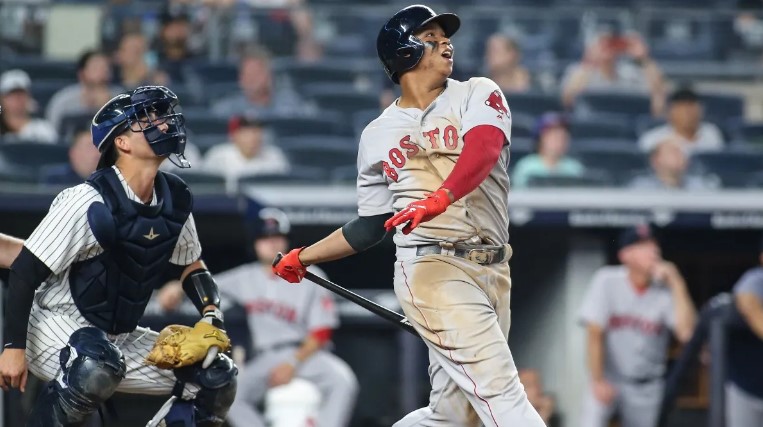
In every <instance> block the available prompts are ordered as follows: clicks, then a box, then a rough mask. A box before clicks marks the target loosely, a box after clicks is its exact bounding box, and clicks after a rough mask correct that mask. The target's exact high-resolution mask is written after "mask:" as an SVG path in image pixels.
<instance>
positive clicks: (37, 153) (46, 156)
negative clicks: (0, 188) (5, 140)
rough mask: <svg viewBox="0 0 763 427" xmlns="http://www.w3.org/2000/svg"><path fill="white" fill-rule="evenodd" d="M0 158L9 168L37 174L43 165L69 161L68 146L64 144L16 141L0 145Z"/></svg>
mask: <svg viewBox="0 0 763 427" xmlns="http://www.w3.org/2000/svg"><path fill="white" fill-rule="evenodd" d="M0 158H1V159H2V160H3V163H4V164H5V165H7V166H9V167H10V168H13V169H20V170H28V171H32V172H33V173H35V174H37V173H38V172H39V171H40V170H41V169H42V168H43V167H44V166H48V165H54V164H62V163H68V162H69V147H68V146H67V145H64V144H43V143H33V142H17V143H9V144H2V145H0Z"/></svg>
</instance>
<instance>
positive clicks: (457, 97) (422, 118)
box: [357, 77, 511, 247]
mask: <svg viewBox="0 0 763 427" xmlns="http://www.w3.org/2000/svg"><path fill="white" fill-rule="evenodd" d="M480 125H491V126H495V127H497V128H499V129H500V130H501V131H503V133H504V135H505V136H506V141H507V144H506V146H505V147H504V149H503V151H502V153H501V156H500V159H499V161H498V162H497V163H496V165H495V166H494V167H493V169H492V170H491V171H490V174H489V176H488V177H487V178H486V179H485V180H484V181H483V182H482V183H481V184H480V185H479V187H478V188H477V189H475V190H474V191H472V192H471V193H470V194H468V195H466V196H465V197H463V198H462V199H461V200H458V201H457V202H455V203H454V204H452V205H451V206H449V207H448V209H447V210H446V211H445V212H444V213H443V214H441V215H439V216H438V217H436V218H434V219H433V220H431V221H428V222H425V223H423V224H421V225H420V226H419V227H417V228H416V229H414V230H413V232H412V233H411V234H409V235H407V236H405V235H403V234H402V233H396V235H395V243H396V244H397V245H398V246H404V247H405V246H414V245H420V244H431V243H434V242H441V241H450V242H456V241H475V242H476V241H479V240H481V241H483V242H485V243H493V244H503V243H507V242H508V238H509V235H508V227H509V217H508V192H509V177H508V174H507V171H506V167H507V165H508V161H509V144H508V142H509V141H511V114H510V112H509V109H508V106H507V103H506V99H505V98H504V96H503V93H502V92H501V91H500V89H499V88H498V86H497V85H496V84H495V83H494V82H493V81H492V80H490V79H487V78H482V77H480V78H472V79H469V80H468V81H466V82H461V81H456V80H452V79H448V81H447V86H446V88H445V90H444V91H443V92H442V93H441V94H440V95H439V96H438V97H437V98H436V99H435V100H434V102H432V104H431V105H430V106H429V107H428V108H427V109H426V110H423V111H422V110H420V109H418V108H400V107H398V106H397V102H395V103H393V104H392V105H391V106H389V107H388V108H387V109H385V110H384V112H382V114H381V115H380V116H379V117H378V118H377V119H375V120H374V121H372V122H371V123H369V125H368V126H367V127H366V128H365V129H364V131H363V134H362V135H361V137H360V147H359V149H358V180H357V193H358V214H359V215H360V216H372V215H380V214H384V213H389V212H393V211H399V210H401V209H403V208H404V207H405V206H407V205H408V204H409V203H411V202H413V201H416V200H422V199H424V197H425V196H426V194H427V193H431V192H433V191H436V190H437V189H439V188H440V186H441V185H442V183H443V181H445V179H446V178H447V177H448V175H449V174H450V172H451V171H452V170H453V166H454V165H455V164H456V161H457V160H458V157H459V156H460V155H461V151H462V149H463V147H464V140H463V139H464V135H465V134H466V133H467V132H469V131H470V130H471V129H473V128H474V127H476V126H480Z"/></svg>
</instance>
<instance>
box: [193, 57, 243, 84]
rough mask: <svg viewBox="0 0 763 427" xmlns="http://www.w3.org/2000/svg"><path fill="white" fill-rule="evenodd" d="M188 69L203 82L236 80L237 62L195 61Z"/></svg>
mask: <svg viewBox="0 0 763 427" xmlns="http://www.w3.org/2000/svg"><path fill="white" fill-rule="evenodd" d="M190 69H191V72H192V73H193V74H194V75H196V77H198V78H199V79H200V80H201V81H202V82H203V83H205V84H206V83H221V82H236V81H238V64H237V63H235V62H197V63H194V64H192V65H191V67H190Z"/></svg>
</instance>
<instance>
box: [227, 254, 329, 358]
mask: <svg viewBox="0 0 763 427" xmlns="http://www.w3.org/2000/svg"><path fill="white" fill-rule="evenodd" d="M308 270H310V271H311V272H313V273H315V274H317V275H318V276H321V277H326V275H325V273H323V271H321V270H320V269H319V268H317V267H314V266H311V267H310V268H308ZM215 281H216V282H217V285H218V286H219V288H220V292H221V293H222V294H223V295H224V296H225V299H226V300H230V301H235V302H237V303H238V304H240V305H242V306H243V307H244V308H246V312H247V319H248V323H249V330H250V332H251V333H252V335H253V340H252V341H253V345H254V349H255V350H257V351H262V350H267V349H269V348H273V347H276V346H279V345H281V344H289V343H296V342H301V341H302V340H304V339H305V338H306V337H307V335H308V334H310V332H311V331H314V330H317V329H326V328H328V329H335V328H337V327H338V326H339V317H338V316H337V312H336V305H335V303H334V298H333V296H332V294H331V292H329V291H328V290H326V289H324V288H322V287H320V286H318V285H316V284H313V283H308V282H305V283H301V284H297V285H294V284H290V283H286V282H284V281H283V279H281V278H280V277H278V276H276V275H275V274H273V273H271V272H270V268H268V269H265V268H263V266H262V265H261V264H259V263H250V264H244V265H241V266H239V267H236V268H234V269H231V270H228V271H224V272H222V273H218V274H215Z"/></svg>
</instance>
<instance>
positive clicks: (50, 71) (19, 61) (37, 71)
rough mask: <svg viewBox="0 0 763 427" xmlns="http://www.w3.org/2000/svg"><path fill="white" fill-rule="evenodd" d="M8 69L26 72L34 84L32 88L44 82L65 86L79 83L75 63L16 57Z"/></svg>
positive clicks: (37, 57) (9, 63)
mask: <svg viewBox="0 0 763 427" xmlns="http://www.w3.org/2000/svg"><path fill="white" fill-rule="evenodd" d="M7 68H19V69H22V70H24V71H26V73H27V74H29V77H30V78H31V79H32V82H34V83H33V84H32V86H34V85H35V84H37V83H39V82H40V81H42V80H49V81H57V82H60V83H63V84H69V83H76V82H77V64H75V63H74V62H73V61H60V60H52V59H47V58H43V57H40V56H16V57H14V58H13V60H12V61H9V62H8V63H7Z"/></svg>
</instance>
